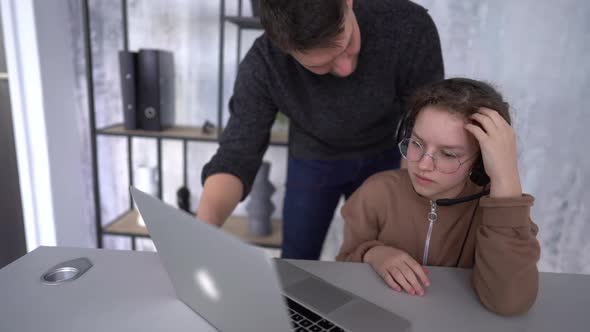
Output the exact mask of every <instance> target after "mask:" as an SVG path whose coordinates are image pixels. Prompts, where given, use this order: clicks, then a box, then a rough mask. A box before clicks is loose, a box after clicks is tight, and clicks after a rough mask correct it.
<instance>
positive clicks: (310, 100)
mask: <svg viewBox="0 0 590 332" xmlns="http://www.w3.org/2000/svg"><path fill="white" fill-rule="evenodd" d="M261 22H262V25H263V27H264V29H265V34H263V35H262V36H261V37H260V38H258V39H257V40H256V41H255V43H254V45H253V46H252V48H251V49H250V50H249V51H248V53H247V55H246V56H245V58H244V60H243V61H242V63H241V64H240V67H239V71H238V76H237V78H236V83H235V87H234V94H233V96H232V98H231V100H230V113H231V117H230V119H229V122H228V125H227V128H225V130H224V131H223V134H222V136H221V138H220V147H219V149H218V151H217V153H216V154H215V155H214V156H213V158H212V159H211V161H210V162H209V163H208V164H207V165H205V167H204V168H203V174H202V180H203V182H204V189H203V193H202V195H201V201H200V204H199V209H198V216H199V218H200V219H202V220H205V221H207V222H209V223H212V224H216V225H218V226H220V225H222V224H223V222H224V221H225V220H226V219H227V217H228V216H229V215H230V214H231V212H232V211H233V210H234V208H235V207H236V205H237V204H238V202H239V201H240V200H243V199H244V198H245V197H246V196H247V195H248V193H249V191H250V189H251V186H252V183H253V181H254V178H255V175H256V172H257V170H258V168H259V166H260V164H261V161H262V157H263V155H264V153H265V151H266V149H267V147H268V143H269V137H270V129H271V126H272V124H273V122H274V119H275V116H276V113H277V111H281V112H282V113H283V114H285V115H286V116H287V117H289V119H290V133H289V163H288V170H287V187H286V194H285V200H284V208H283V233H284V234H283V248H282V257H284V258H294V259H318V258H319V255H320V252H321V249H322V245H323V242H324V239H325V236H326V233H327V230H328V228H329V225H330V222H331V220H332V218H333V215H334V210H335V208H336V206H337V204H338V201H339V200H340V197H342V196H344V197H345V198H348V197H349V196H350V195H351V194H352V193H353V192H354V191H355V190H356V189H357V188H358V187H359V186H360V185H361V184H362V183H363V181H364V180H365V179H366V178H367V177H369V176H370V175H372V174H374V173H377V172H380V171H383V170H387V169H393V168H398V167H399V162H400V155H399V152H398V150H397V147H396V141H395V133H394V130H392V129H391V128H395V127H396V124H397V123H398V121H399V119H400V116H401V114H402V113H403V111H404V99H405V98H406V97H407V96H408V95H409V94H410V93H411V92H412V91H413V90H414V89H415V88H417V87H419V86H421V85H424V84H426V83H430V82H432V81H437V80H440V79H442V78H443V76H444V73H443V63H442V54H441V49H440V41H439V37H438V33H437V30H436V27H435V25H434V23H433V21H432V19H431V18H430V16H429V15H428V13H427V12H426V10H425V9H424V8H422V7H420V6H418V5H416V4H414V3H411V2H409V1H405V0H389V1H388V0H356V1H354V2H353V0H297V1H293V0H263V1H262V3H261Z"/></svg>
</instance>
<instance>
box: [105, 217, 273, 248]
mask: <svg viewBox="0 0 590 332" xmlns="http://www.w3.org/2000/svg"><path fill="white" fill-rule="evenodd" d="M138 217H139V213H138V212H137V210H131V211H128V212H126V213H125V214H123V215H122V216H120V217H119V218H117V219H116V220H115V221H113V222H112V223H110V224H108V225H106V226H104V227H103V231H104V233H105V234H110V235H125V236H135V237H149V232H148V230H147V229H146V228H145V227H144V226H142V225H140V224H139V223H138V221H137V220H138ZM195 222H197V220H196V219H195ZM282 226H283V225H282V222H281V221H280V220H279V219H273V220H272V233H271V235H269V236H264V237H258V236H252V235H250V234H249V233H248V218H247V217H241V216H231V217H230V218H229V219H228V220H227V221H226V223H225V224H224V225H223V228H222V229H223V230H225V231H226V232H228V233H230V234H233V235H234V236H236V237H238V238H240V239H241V240H242V241H245V242H248V243H252V244H255V245H258V246H262V247H268V248H280V247H281V242H282V236H283V227H282Z"/></svg>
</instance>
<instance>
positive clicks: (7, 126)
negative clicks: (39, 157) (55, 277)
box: [0, 13, 27, 269]
mask: <svg viewBox="0 0 590 332" xmlns="http://www.w3.org/2000/svg"><path fill="white" fill-rule="evenodd" d="M4 72H6V57H5V53H4V38H3V32H2V15H1V13H0V73H4ZM0 211H1V213H0V216H1V217H0V224H1V225H2V231H1V232H0V269H1V268H2V267H4V266H5V265H7V264H9V263H11V262H12V261H14V260H15V259H17V258H19V257H20V256H22V255H24V254H26V252H27V251H26V243H25V229H24V224H23V214H22V207H21V198H20V187H19V180H18V168H17V162H16V151H15V148H14V131H13V127H12V112H11V108H10V94H9V90H8V80H5V79H0Z"/></svg>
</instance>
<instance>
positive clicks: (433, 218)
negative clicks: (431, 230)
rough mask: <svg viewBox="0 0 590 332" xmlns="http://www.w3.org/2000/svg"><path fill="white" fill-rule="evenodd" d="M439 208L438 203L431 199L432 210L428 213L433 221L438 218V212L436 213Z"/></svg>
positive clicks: (429, 218) (429, 219)
mask: <svg viewBox="0 0 590 332" xmlns="http://www.w3.org/2000/svg"><path fill="white" fill-rule="evenodd" d="M437 209H438V206H437V205H436V202H435V201H430V212H429V213H428V221H430V222H431V223H434V222H436V221H437V220H438V214H437V213H436V210H437Z"/></svg>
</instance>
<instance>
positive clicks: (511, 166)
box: [465, 108, 522, 197]
mask: <svg viewBox="0 0 590 332" xmlns="http://www.w3.org/2000/svg"><path fill="white" fill-rule="evenodd" d="M470 120H472V121H473V122H476V123H478V124H479V125H480V126H477V125H475V124H473V123H469V124H466V125H465V129H466V130H467V131H469V132H470V133H471V134H473V136H475V138H476V139H477V140H478V142H479V146H480V149H481V154H482V158H483V163H484V168H485V171H486V173H487V174H488V176H489V177H490V182H491V188H490V196H492V197H515V196H520V195H522V188H521V185H520V176H519V175H518V164H517V160H516V135H515V134H514V129H513V128H512V127H511V126H510V125H509V124H508V122H506V120H504V118H502V116H501V115H500V114H499V113H498V112H496V111H494V110H491V109H488V108H480V109H479V111H478V112H477V113H475V114H473V115H471V117H470Z"/></svg>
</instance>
